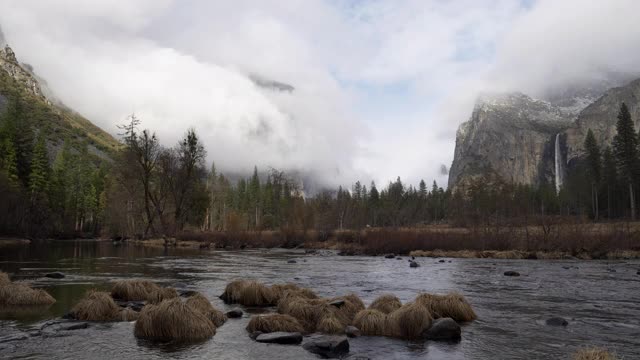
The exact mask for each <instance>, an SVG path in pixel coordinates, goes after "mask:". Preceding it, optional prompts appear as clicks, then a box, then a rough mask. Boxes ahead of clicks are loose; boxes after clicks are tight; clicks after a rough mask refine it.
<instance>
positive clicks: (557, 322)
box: [545, 316, 569, 326]
mask: <svg viewBox="0 0 640 360" xmlns="http://www.w3.org/2000/svg"><path fill="white" fill-rule="evenodd" d="M545 324H547V325H549V326H567V325H569V322H568V321H567V320H565V319H564V318H561V317H557V316H556V317H552V318H549V319H547V320H546V321H545Z"/></svg>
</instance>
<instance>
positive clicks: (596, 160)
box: [584, 129, 602, 221]
mask: <svg viewBox="0 0 640 360" xmlns="http://www.w3.org/2000/svg"><path fill="white" fill-rule="evenodd" d="M584 149H585V151H586V153H587V177H588V180H589V183H590V185H591V211H592V213H593V217H594V220H595V221H598V208H599V206H598V187H599V186H600V175H601V168H602V162H601V161H602V159H601V157H600V147H599V146H598V142H597V141H596V138H595V136H593V131H591V129H589V131H588V132H587V137H586V138H585V140H584Z"/></svg>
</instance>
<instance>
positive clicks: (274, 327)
mask: <svg viewBox="0 0 640 360" xmlns="http://www.w3.org/2000/svg"><path fill="white" fill-rule="evenodd" d="M247 331H248V332H251V333H252V332H254V331H262V332H263V333H270V332H277V331H284V332H300V333H301V332H304V329H303V327H302V325H300V323H299V322H298V320H296V319H295V318H294V317H292V316H289V315H285V314H268V315H257V316H253V317H251V320H250V321H249V324H248V325H247Z"/></svg>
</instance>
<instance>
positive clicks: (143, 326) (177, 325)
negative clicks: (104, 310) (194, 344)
mask: <svg viewBox="0 0 640 360" xmlns="http://www.w3.org/2000/svg"><path fill="white" fill-rule="evenodd" d="M215 333H216V327H215V325H214V324H213V322H211V320H209V319H208V318H207V317H206V316H205V315H203V314H202V313H201V312H199V311H197V310H195V309H194V308H192V307H191V306H187V305H186V304H185V303H183V302H182V301H181V300H180V298H175V299H169V300H165V301H163V302H161V303H159V304H158V305H147V306H145V307H144V308H142V311H141V312H140V316H139V318H138V321H136V325H135V328H134V335H135V336H136V337H137V338H142V339H149V340H154V341H177V342H191V341H201V340H206V339H209V338H211V337H212V336H213V335H215Z"/></svg>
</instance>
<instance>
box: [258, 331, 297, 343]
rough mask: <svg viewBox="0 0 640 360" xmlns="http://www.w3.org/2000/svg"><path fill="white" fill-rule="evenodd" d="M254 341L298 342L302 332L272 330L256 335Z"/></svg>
mask: <svg viewBox="0 0 640 360" xmlns="http://www.w3.org/2000/svg"><path fill="white" fill-rule="evenodd" d="M256 341H257V342H260V343H267V344H285V345H286V344H300V343H301V342H302V334H301V333H299V332H293V333H290V332H272V333H268V334H260V335H258V336H257V337H256Z"/></svg>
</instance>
